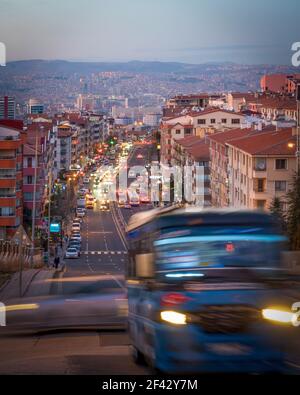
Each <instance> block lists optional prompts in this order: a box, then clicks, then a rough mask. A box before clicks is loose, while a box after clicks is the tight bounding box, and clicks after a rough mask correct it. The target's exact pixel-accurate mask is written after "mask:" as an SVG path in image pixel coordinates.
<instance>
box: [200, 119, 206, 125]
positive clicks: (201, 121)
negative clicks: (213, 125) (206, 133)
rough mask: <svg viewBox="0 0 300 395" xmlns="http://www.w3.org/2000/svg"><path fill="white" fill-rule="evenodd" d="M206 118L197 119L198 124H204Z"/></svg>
mask: <svg viewBox="0 0 300 395" xmlns="http://www.w3.org/2000/svg"><path fill="white" fill-rule="evenodd" d="M205 124H206V119H198V125H205Z"/></svg>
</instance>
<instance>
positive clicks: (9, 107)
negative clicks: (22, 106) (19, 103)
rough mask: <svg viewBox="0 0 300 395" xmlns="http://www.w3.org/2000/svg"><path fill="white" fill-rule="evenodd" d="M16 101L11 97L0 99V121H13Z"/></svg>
mask: <svg viewBox="0 0 300 395" xmlns="http://www.w3.org/2000/svg"><path fill="white" fill-rule="evenodd" d="M15 114H16V101H15V98H14V97H12V96H2V97H0V119H15Z"/></svg>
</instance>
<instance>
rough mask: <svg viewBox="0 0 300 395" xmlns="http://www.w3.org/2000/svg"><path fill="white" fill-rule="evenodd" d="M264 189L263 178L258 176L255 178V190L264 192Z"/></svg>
mask: <svg viewBox="0 0 300 395" xmlns="http://www.w3.org/2000/svg"><path fill="white" fill-rule="evenodd" d="M264 191H265V179H264V178H258V179H257V192H264Z"/></svg>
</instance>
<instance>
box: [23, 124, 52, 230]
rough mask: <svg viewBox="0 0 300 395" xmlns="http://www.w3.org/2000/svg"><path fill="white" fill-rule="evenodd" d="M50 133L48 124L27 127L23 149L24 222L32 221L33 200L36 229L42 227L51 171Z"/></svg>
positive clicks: (29, 222)
mask: <svg viewBox="0 0 300 395" xmlns="http://www.w3.org/2000/svg"><path fill="white" fill-rule="evenodd" d="M51 133H52V125H51V124H49V123H48V122H47V123H34V124H31V125H28V126H27V142H26V144H25V145H24V149H23V199H24V222H25V223H26V224H27V225H28V226H30V225H31V221H32V210H33V206H34V200H35V225H36V226H37V227H42V225H43V216H44V209H45V203H46V199H47V191H48V179H49V172H50V171H52V168H51V165H50V163H49V160H50V156H49V154H50V153H51V145H50V138H51ZM36 147H37V151H36ZM35 174H36V179H35ZM34 191H35V194H34ZM34 195H35V196H34ZM34 198H35V199H34Z"/></svg>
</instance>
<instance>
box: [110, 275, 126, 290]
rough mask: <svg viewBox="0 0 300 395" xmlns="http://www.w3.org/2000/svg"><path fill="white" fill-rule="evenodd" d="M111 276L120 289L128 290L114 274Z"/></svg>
mask: <svg viewBox="0 0 300 395" xmlns="http://www.w3.org/2000/svg"><path fill="white" fill-rule="evenodd" d="M110 276H111V278H112V279H113V280H114V281H115V282H116V283H117V284H118V286H119V287H120V288H122V289H126V288H125V287H124V285H123V284H122V283H121V282H120V281H119V280H118V279H117V278H116V277H115V276H114V275H113V274H111V275H110Z"/></svg>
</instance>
